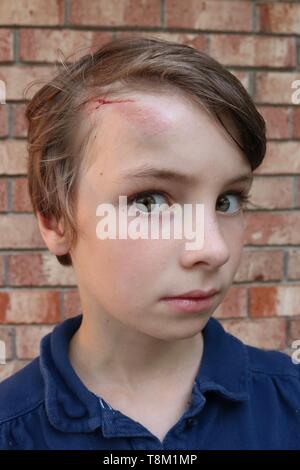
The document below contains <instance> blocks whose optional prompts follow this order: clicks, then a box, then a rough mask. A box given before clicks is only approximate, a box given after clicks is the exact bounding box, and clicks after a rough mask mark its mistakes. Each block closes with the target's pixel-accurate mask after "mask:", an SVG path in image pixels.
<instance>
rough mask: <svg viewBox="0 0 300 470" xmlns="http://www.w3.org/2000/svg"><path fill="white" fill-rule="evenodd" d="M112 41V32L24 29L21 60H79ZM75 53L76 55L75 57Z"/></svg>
mask: <svg viewBox="0 0 300 470" xmlns="http://www.w3.org/2000/svg"><path fill="white" fill-rule="evenodd" d="M111 39H112V33H111V32H110V31H100V32H99V31H97V32H94V31H72V30H69V29H66V30H53V29H22V30H21V31H20V59H21V60H23V61H26V60H30V61H40V62H56V61H59V59H60V57H61V53H60V52H59V50H61V51H62V52H63V54H64V56H69V55H72V57H71V61H74V60H77V59H79V58H80V57H81V56H82V55H85V54H88V53H90V52H91V51H94V49H96V48H98V47H100V46H101V45H102V44H104V43H106V42H108V41H110V40H111ZM74 52H76V54H75V55H74V56H73V54H74Z"/></svg>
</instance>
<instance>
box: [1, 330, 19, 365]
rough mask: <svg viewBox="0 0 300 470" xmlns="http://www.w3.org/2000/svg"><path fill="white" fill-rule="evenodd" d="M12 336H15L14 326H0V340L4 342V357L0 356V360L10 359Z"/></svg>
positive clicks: (12, 343) (12, 344) (12, 350)
mask: <svg viewBox="0 0 300 470" xmlns="http://www.w3.org/2000/svg"><path fill="white" fill-rule="evenodd" d="M14 336H15V329H14V327H12V326H6V325H5V326H4V325H1V326H0V341H3V342H4V344H5V357H1V356H0V361H1V360H2V359H4V360H7V361H9V360H10V359H12V357H13V352H14ZM0 364H1V362H0ZM0 367H1V365H0Z"/></svg>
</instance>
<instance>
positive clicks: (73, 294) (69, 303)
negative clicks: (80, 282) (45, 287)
mask: <svg viewBox="0 0 300 470" xmlns="http://www.w3.org/2000/svg"><path fill="white" fill-rule="evenodd" d="M63 305H64V317H65V318H69V317H74V316H75V315H79V314H80V313H82V308H81V302H80V297H79V291H78V289H68V290H64V292H63Z"/></svg>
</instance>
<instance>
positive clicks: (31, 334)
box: [16, 325, 54, 359]
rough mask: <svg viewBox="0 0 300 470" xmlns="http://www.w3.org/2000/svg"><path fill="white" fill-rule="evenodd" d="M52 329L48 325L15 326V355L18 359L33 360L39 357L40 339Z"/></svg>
mask: <svg viewBox="0 0 300 470" xmlns="http://www.w3.org/2000/svg"><path fill="white" fill-rule="evenodd" d="M53 328H54V325H53V326H48V325H34V326H27V325H26V326H23V325H22V326H16V345H17V347H16V353H17V357H18V358H19V359H33V358H35V357H36V356H38V355H39V352H40V342H41V339H42V338H43V337H44V336H46V335H47V334H48V333H50V332H51V331H52V330H53Z"/></svg>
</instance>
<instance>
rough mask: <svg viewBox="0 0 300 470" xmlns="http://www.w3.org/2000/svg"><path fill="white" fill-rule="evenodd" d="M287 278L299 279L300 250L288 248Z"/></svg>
mask: <svg viewBox="0 0 300 470" xmlns="http://www.w3.org/2000/svg"><path fill="white" fill-rule="evenodd" d="M287 275H288V279H295V280H298V279H300V251H299V249H297V248H295V249H290V250H289V251H288V274H287Z"/></svg>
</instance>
